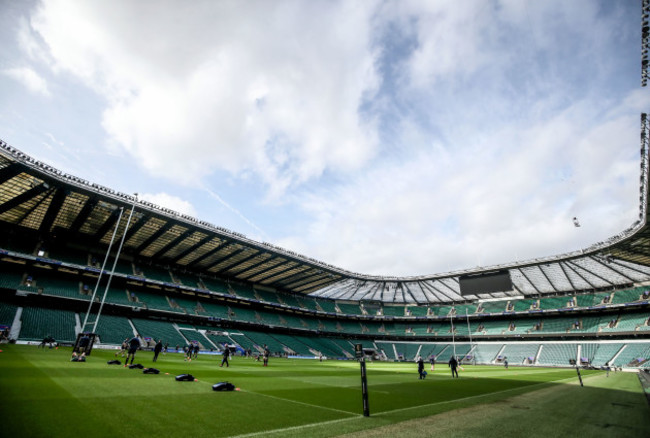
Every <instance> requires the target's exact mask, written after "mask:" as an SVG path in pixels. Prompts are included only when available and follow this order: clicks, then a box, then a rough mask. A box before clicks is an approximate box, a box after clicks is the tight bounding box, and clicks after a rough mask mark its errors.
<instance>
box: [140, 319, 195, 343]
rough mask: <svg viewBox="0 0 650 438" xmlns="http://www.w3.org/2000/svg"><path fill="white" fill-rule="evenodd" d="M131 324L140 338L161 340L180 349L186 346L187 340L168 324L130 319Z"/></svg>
mask: <svg viewBox="0 0 650 438" xmlns="http://www.w3.org/2000/svg"><path fill="white" fill-rule="evenodd" d="M131 322H132V323H133V326H134V327H135V329H136V330H137V333H138V334H139V335H140V336H141V337H142V338H151V339H162V340H163V342H169V345H180V346H181V347H183V346H184V345H186V344H187V339H185V338H184V337H183V335H182V334H181V333H180V332H179V331H178V330H177V329H176V328H174V326H173V325H172V324H171V323H169V322H164V321H154V320H151V319H142V318H132V319H131Z"/></svg>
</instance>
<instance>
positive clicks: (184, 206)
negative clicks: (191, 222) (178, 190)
mask: <svg viewBox="0 0 650 438" xmlns="http://www.w3.org/2000/svg"><path fill="white" fill-rule="evenodd" d="M139 199H141V200H143V201H148V202H151V203H153V204H156V205H158V206H160V207H166V208H169V209H171V210H174V211H177V212H179V213H183V214H187V215H190V216H192V217H197V214H196V208H194V206H193V205H192V204H191V203H190V202H188V201H186V200H184V199H181V198H179V197H177V196H174V195H170V194H168V193H141V194H140V196H139Z"/></svg>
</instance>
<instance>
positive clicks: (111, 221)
mask: <svg viewBox="0 0 650 438" xmlns="http://www.w3.org/2000/svg"><path fill="white" fill-rule="evenodd" d="M120 210H122V209H121V208H116V209H115V210H113V211H112V212H111V214H110V215H109V216H108V218H107V219H106V221H105V222H104V223H103V224H102V226H101V227H99V229H98V230H97V232H96V233H95V236H94V237H93V238H94V240H95V241H96V242H99V241H100V240H102V237H104V235H105V234H106V233H107V232H108V230H110V229H111V228H113V225H115V223H116V222H117V218H118V217H119V214H120Z"/></svg>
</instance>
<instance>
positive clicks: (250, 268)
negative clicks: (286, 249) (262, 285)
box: [237, 255, 287, 280]
mask: <svg viewBox="0 0 650 438" xmlns="http://www.w3.org/2000/svg"><path fill="white" fill-rule="evenodd" d="M273 258H274V259H277V258H280V257H279V256H278V255H275V256H273ZM282 260H284V261H282ZM286 262H287V260H286V259H284V257H283V258H281V259H280V262H279V263H275V264H274V265H271V266H269V267H268V268H265V269H262V270H260V271H257V272H251V273H250V274H246V275H244V276H240V275H241V274H243V272H240V273H239V274H238V275H237V278H239V279H242V280H246V279H248V278H251V277H257V276H258V275H260V274H264V273H266V272H269V271H271V270H273V269H275V268H277V267H278V266H280V265H281V264H283V263H286ZM266 263H267V262H263V263H258V264H257V266H259V265H260V264H262V265H264V264H266ZM257 266H255V265H254V266H252V267H249V268H248V269H247V271H252V270H253V269H254V268H256V267H257ZM244 272H246V271H244Z"/></svg>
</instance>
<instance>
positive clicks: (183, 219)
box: [0, 114, 650, 304]
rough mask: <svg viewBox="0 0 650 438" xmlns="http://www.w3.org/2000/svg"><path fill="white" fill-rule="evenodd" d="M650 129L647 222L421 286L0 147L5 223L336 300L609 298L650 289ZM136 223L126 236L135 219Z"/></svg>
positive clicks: (643, 210) (644, 124) (644, 146)
mask: <svg viewBox="0 0 650 438" xmlns="http://www.w3.org/2000/svg"><path fill="white" fill-rule="evenodd" d="M648 131H649V127H648V120H647V117H646V115H645V114H643V115H642V117H641V149H640V155H641V166H640V167H641V174H640V175H641V176H640V196H639V205H640V207H639V210H640V212H639V220H638V221H636V223H635V224H634V225H633V226H632V227H630V228H628V229H626V230H624V231H623V232H621V233H620V234H618V235H616V236H613V237H612V238H610V239H608V240H607V241H604V242H598V243H596V244H594V245H592V246H591V247H589V248H586V249H583V250H580V251H575V252H572V253H569V254H562V255H558V256H554V257H547V258H543V259H534V260H529V261H525V262H517V263H512V264H506V265H499V266H491V267H487V268H476V269H469V270H464V271H456V272H450V273H444V274H436V275H427V276H417V277H382V276H369V275H363V274H357V273H353V272H349V271H346V270H344V269H341V268H338V267H335V266H332V265H329V264H326V263H323V262H320V261H318V260H315V259H312V258H310V257H306V256H303V255H300V254H296V253H294V252H292V251H289V250H286V249H283V248H279V247H277V246H274V245H272V244H269V243H264V242H257V241H254V240H252V239H249V238H247V237H246V236H244V235H243V234H240V233H236V232H233V231H230V230H227V229H224V228H221V227H218V226H215V225H212V224H210V223H208V222H205V221H201V220H198V219H196V218H193V217H191V216H187V215H183V214H180V213H177V212H175V211H172V210H169V209H166V208H162V207H159V206H157V205H154V204H152V203H149V202H146V201H140V200H137V198H136V197H135V196H133V195H126V194H123V193H118V192H116V191H115V190H112V189H110V188H107V187H103V186H100V185H97V184H94V183H91V182H88V181H85V180H83V179H80V178H77V177H75V176H73V175H68V174H65V173H64V172H62V171H60V170H58V169H55V168H53V167H51V166H48V165H46V164H44V163H41V162H39V161H37V160H35V159H34V158H32V157H29V156H27V155H26V154H24V153H22V152H21V151H19V150H17V149H15V148H13V147H11V146H9V145H7V144H6V143H4V142H0V223H2V224H4V225H2V227H3V228H5V227H6V228H10V227H18V228H20V229H23V230H26V231H28V232H30V233H33V234H35V235H38V236H39V238H40V239H42V240H43V241H45V242H47V241H48V240H49V239H50V238H52V237H53V236H57V235H64V236H66V238H67V239H69V240H70V241H74V242H84V243H85V244H86V245H87V246H88V247H89V248H98V247H100V248H101V247H104V248H105V247H106V246H107V245H108V244H109V243H110V241H111V238H112V236H113V232H114V230H115V228H116V224H117V232H116V233H115V236H116V237H115V241H116V242H118V241H120V239H122V237H124V249H123V251H122V254H124V255H125V256H127V257H133V258H134V259H136V260H140V261H150V262H152V263H156V264H159V265H162V266H167V265H168V266H171V267H173V268H175V269H179V270H181V271H183V270H184V271H191V272H197V273H202V274H205V275H214V276H218V277H221V278H224V279H227V280H232V281H241V282H247V283H252V284H253V285H256V286H264V287H268V288H273V289H276V290H280V291H285V292H293V293H302V294H310V295H312V296H318V297H325V298H332V299H338V300H354V301H377V302H384V303H399V304H403V303H413V304H415V303H418V304H427V303H452V302H459V301H467V300H476V299H488V298H502V297H508V296H521V295H524V296H538V295H543V294H553V293H563V292H575V291H582V290H584V291H588V290H601V289H608V288H616V287H624V286H629V285H630V284H633V283H640V282H646V281H650V228H649V227H648V225H647V224H648V217H647V215H648V138H649V137H650V135H649V132H648ZM132 211H133V215H132V217H131V221H130V222H129V226H128V229H127V222H128V219H129V216H131V212H132ZM495 270H499V271H508V272H509V274H510V278H511V279H512V283H513V289H512V290H505V291H499V292H494V293H489V294H480V295H465V296H461V294H460V287H459V278H460V277H461V276H463V275H468V274H480V273H486V272H493V271H495Z"/></svg>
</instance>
